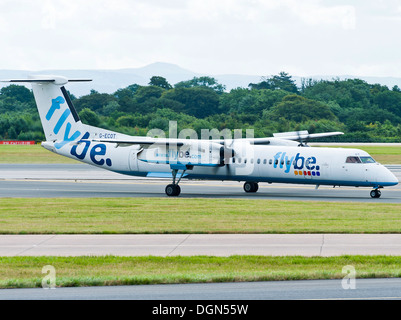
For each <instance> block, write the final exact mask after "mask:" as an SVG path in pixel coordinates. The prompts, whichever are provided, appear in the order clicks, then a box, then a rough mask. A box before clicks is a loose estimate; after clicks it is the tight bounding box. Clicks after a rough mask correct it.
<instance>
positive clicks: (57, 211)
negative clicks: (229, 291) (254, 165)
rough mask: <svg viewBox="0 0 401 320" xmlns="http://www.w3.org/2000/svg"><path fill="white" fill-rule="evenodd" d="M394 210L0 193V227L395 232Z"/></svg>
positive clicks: (400, 224) (400, 208)
mask: <svg viewBox="0 0 401 320" xmlns="http://www.w3.org/2000/svg"><path fill="white" fill-rule="evenodd" d="M400 212H401V205H400V204H383V203H380V204H378V203H340V202H339V203H333V202H312V201H308V202H302V201H279V200H276V201H271V200H259V199H258V200H252V199H251V200H248V199H208V200H207V201H205V200H204V199H185V198H179V199H170V198H152V199H148V198H74V199H66V198H60V199H38V198H35V199H22V198H21V199H15V198H2V199H0V233H1V234H146V233H156V234H157V233H159V234H160V233H161V234H163V233H181V234H182V233H401V219H400V216H399V214H400Z"/></svg>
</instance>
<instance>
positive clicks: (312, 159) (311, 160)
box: [305, 157, 316, 171]
mask: <svg viewBox="0 0 401 320" xmlns="http://www.w3.org/2000/svg"><path fill="white" fill-rule="evenodd" d="M314 164H316V158H315V157H310V158H308V159H307V160H306V163H305V166H306V169H308V170H310V171H312V170H315V166H314Z"/></svg>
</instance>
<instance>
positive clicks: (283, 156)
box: [274, 152, 320, 175]
mask: <svg viewBox="0 0 401 320" xmlns="http://www.w3.org/2000/svg"><path fill="white" fill-rule="evenodd" d="M274 168H275V169H276V168H280V169H283V170H285V171H284V172H285V173H290V171H291V169H292V168H293V169H294V170H295V171H297V172H298V171H301V170H308V171H312V172H315V174H317V173H318V172H319V174H317V175H320V166H319V165H317V159H316V157H308V158H305V157H303V156H301V154H300V153H297V155H295V156H291V155H287V153H286V152H278V153H277V154H276V155H275V156H274Z"/></svg>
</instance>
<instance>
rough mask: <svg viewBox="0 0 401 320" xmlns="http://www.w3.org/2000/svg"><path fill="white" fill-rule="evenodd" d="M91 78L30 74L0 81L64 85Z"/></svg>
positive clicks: (87, 80) (86, 80)
mask: <svg viewBox="0 0 401 320" xmlns="http://www.w3.org/2000/svg"><path fill="white" fill-rule="evenodd" d="M89 81H92V79H67V78H65V77H60V76H32V77H30V78H29V79H5V80H0V82H9V83H37V84H40V83H54V84H56V85H61V86H63V85H65V84H67V83H68V82H89Z"/></svg>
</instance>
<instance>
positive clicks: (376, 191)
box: [370, 189, 382, 198]
mask: <svg viewBox="0 0 401 320" xmlns="http://www.w3.org/2000/svg"><path fill="white" fill-rule="evenodd" d="M381 195H382V193H381V192H380V190H379V189H374V190H372V191H370V196H371V197H372V198H380V196H381Z"/></svg>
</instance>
